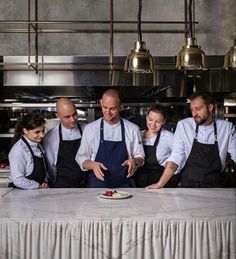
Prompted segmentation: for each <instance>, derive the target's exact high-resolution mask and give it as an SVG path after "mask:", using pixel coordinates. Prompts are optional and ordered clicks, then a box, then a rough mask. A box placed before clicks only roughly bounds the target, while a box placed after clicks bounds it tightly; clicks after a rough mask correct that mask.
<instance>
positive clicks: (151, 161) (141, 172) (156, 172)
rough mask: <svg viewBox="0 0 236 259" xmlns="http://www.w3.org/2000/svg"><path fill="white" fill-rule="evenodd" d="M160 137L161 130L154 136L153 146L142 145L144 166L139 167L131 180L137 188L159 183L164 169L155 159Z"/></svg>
mask: <svg viewBox="0 0 236 259" xmlns="http://www.w3.org/2000/svg"><path fill="white" fill-rule="evenodd" d="M160 136H161V130H160V131H159V133H158V134H157V136H156V139H155V142H154V145H153V146H150V145H143V148H144V152H145V164H144V165H143V166H142V167H139V169H138V170H137V172H136V173H135V174H134V176H133V178H134V181H135V183H136V186H137V187H141V188H143V187H146V186H148V185H151V184H153V183H156V182H158V181H159V179H160V177H161V176H162V173H163V171H164V169H165V168H164V167H163V166H161V165H160V164H159V162H158V161H157V157H156V149H157V145H158V143H159V140H160Z"/></svg>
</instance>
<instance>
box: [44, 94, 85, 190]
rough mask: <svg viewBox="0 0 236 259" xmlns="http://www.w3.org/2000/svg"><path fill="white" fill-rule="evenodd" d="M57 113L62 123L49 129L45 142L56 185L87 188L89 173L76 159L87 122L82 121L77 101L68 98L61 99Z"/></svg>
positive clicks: (59, 186) (56, 186) (50, 168)
mask: <svg viewBox="0 0 236 259" xmlns="http://www.w3.org/2000/svg"><path fill="white" fill-rule="evenodd" d="M56 116H57V118H59V119H60V121H61V123H60V124H59V125H57V126H56V127H54V128H53V129H51V130H50V131H48V132H47V133H46V135H45V138H44V141H43V145H44V149H45V152H46V155H47V158H48V164H49V172H50V174H51V176H52V178H53V181H52V182H53V187H55V188H77V187H84V186H85V184H86V183H85V182H86V174H85V173H84V172H82V170H81V169H80V167H79V165H78V163H77V162H76V161H75V155H76V153H77V152H78V149H79V146H80V141H81V136H82V129H83V128H84V125H80V124H79V123H78V114H77V110H76V107H75V104H74V103H73V102H72V101H71V100H70V99H68V98H64V97H63V98H60V99H59V100H58V101H57V104H56Z"/></svg>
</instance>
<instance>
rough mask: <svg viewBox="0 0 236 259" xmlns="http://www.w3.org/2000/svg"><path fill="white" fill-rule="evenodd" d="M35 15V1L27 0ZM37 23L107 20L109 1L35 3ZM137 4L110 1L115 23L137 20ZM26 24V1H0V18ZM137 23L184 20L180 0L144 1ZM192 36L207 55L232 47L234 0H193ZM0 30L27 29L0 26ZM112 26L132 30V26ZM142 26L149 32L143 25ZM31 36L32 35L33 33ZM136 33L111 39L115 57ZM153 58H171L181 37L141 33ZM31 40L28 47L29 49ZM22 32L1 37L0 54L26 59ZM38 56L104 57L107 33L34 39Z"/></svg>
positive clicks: (128, 46) (130, 44)
mask: <svg viewBox="0 0 236 259" xmlns="http://www.w3.org/2000/svg"><path fill="white" fill-rule="evenodd" d="M31 5H32V8H31V11H32V17H34V12H33V10H34V1H31ZM38 10H39V19H40V20H109V0H50V1H49V0H39V8H38ZM137 10H138V1H137V0H114V19H115V20H136V19H137V18H136V17H137ZM16 19H18V20H26V19H27V0H7V1H6V0H1V1H0V20H16ZM142 20H143V21H145V20H157V21H166V20H171V21H176V20H178V21H180V20H181V21H183V20H184V0H181V1H180V0H179V1H177V0H172V1H170V0H146V1H145V0H143V13H142ZM196 20H197V21H199V25H197V26H196V37H197V40H198V44H199V45H201V47H202V48H203V50H204V51H205V53H206V54H207V55H224V54H225V53H226V51H227V50H228V49H229V47H230V46H232V43H233V38H234V37H236V36H235V31H236V1H235V0H196ZM183 27H184V26H183V25H155V28H156V29H183ZM0 28H27V25H23V24H22V25H11V24H0ZM39 28H95V29H96V28H109V27H108V26H102V25H101V24H100V25H89V26H88V25H84V26H82V27H81V26H80V25H78V24H77V25H67V26H65V25H64V26H63V25H40V26H39ZM116 28H136V26H135V25H132V26H131V25H129V26H127V25H126V26H121V25H117V27H116ZM142 28H143V29H144V28H152V27H151V26H150V25H145V26H144V25H143V26H142ZM32 38H33V35H32ZM136 39H137V34H136V33H129V34H127V33H126V34H125V33H123V34H115V35H114V42H115V43H114V55H117V56H118V55H120V56H126V55H127V54H128V53H129V52H130V50H131V49H132V47H133V42H134V41H135V40H136ZM143 39H144V40H145V41H146V43H147V47H148V49H149V50H150V51H151V53H152V54H153V55H155V56H166V55H167V56H172V55H176V54H177V52H178V51H179V50H180V48H181V47H182V45H183V43H184V35H183V34H168V33H165V34H163V33H156V34H143ZM33 45H34V44H33V41H32V47H33ZM27 54H28V43H27V34H26V33H14V34H13V33H0V55H27ZM39 55H109V34H102V33H98V34H86V33H74V34H73V33H65V34H59V33H51V34H48V33H45V34H40V35H39Z"/></svg>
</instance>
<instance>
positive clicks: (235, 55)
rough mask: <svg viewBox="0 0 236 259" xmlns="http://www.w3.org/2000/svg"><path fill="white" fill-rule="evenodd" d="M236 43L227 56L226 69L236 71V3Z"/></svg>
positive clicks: (235, 26)
mask: <svg viewBox="0 0 236 259" xmlns="http://www.w3.org/2000/svg"><path fill="white" fill-rule="evenodd" d="M234 14H235V15H234V19H235V21H234V42H233V46H232V47H231V48H230V49H229V50H228V52H227V53H226V54H225V60H224V69H236V2H235V3H234Z"/></svg>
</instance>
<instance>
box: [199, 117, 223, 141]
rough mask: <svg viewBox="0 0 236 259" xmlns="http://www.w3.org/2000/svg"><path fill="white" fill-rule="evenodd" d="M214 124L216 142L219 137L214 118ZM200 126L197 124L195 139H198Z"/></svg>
mask: <svg viewBox="0 0 236 259" xmlns="http://www.w3.org/2000/svg"><path fill="white" fill-rule="evenodd" d="M213 126H214V137H215V140H214V142H215V143H216V142H217V141H218V139H217V127H216V121H215V120H213ZM198 128H199V125H198V124H197V125H196V129H195V140H197V137H198Z"/></svg>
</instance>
